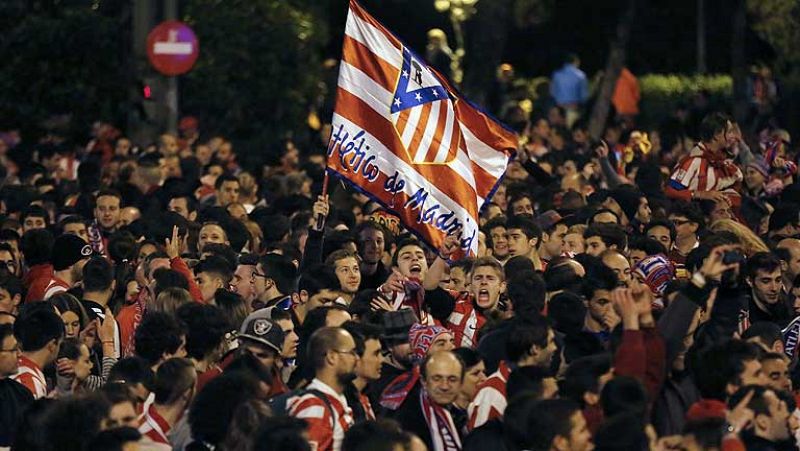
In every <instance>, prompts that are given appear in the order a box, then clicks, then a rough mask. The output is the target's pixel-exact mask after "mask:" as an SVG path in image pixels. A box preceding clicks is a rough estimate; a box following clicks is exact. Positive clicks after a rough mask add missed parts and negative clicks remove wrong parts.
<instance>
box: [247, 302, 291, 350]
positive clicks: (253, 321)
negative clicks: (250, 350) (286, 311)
mask: <svg viewBox="0 0 800 451" xmlns="http://www.w3.org/2000/svg"><path fill="white" fill-rule="evenodd" d="M270 313H271V312H270V311H266V310H265V309H261V310H256V311H255V312H253V313H251V314H250V315H248V316H247V318H245V319H244V322H242V327H241V329H240V330H239V338H246V339H248V340H252V341H255V342H256V343H260V344H262V345H265V346H269V347H270V348H272V349H274V350H275V351H276V352H278V353H280V352H281V350H282V349H283V340H284V338H285V335H284V333H283V329H281V326H279V325H278V323H276V322H275V321H273V320H272V319H270Z"/></svg>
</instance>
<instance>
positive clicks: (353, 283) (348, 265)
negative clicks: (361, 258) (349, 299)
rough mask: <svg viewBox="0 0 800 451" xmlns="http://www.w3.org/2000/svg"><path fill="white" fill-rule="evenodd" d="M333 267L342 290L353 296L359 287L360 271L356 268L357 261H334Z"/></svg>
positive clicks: (352, 259) (348, 259)
mask: <svg viewBox="0 0 800 451" xmlns="http://www.w3.org/2000/svg"><path fill="white" fill-rule="evenodd" d="M333 265H334V271H335V272H336V277H337V278H338V279H339V284H340V285H341V286H342V290H343V291H344V292H345V293H348V294H355V293H356V292H357V291H358V286H359V285H361V270H360V269H359V268H358V260H356V258H355V257H346V258H343V259H341V260H336V261H335V262H334V263H333Z"/></svg>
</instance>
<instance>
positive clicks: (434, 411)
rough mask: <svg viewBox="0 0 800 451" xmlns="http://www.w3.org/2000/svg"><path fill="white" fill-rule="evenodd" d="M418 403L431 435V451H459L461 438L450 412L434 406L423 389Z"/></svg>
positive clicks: (436, 405)
mask: <svg viewBox="0 0 800 451" xmlns="http://www.w3.org/2000/svg"><path fill="white" fill-rule="evenodd" d="M419 403H420V408H421V409H422V415H423V416H424V417H425V423H426V424H427V425H428V430H429V431H430V433H431V443H433V451H461V438H460V437H459V436H458V429H456V424H455V422H453V417H452V416H451V415H450V412H449V411H448V410H447V409H445V408H444V407H442V406H440V405H439V404H436V403H435V402H434V401H433V400H432V399H431V398H430V396H429V395H428V392H427V391H426V390H425V389H424V388H423V389H422V390H420V392H419Z"/></svg>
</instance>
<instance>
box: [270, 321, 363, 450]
mask: <svg viewBox="0 0 800 451" xmlns="http://www.w3.org/2000/svg"><path fill="white" fill-rule="evenodd" d="M308 358H309V359H310V360H311V361H310V362H309V363H310V364H311V365H312V366H313V367H314V371H315V377H314V380H313V381H311V383H310V384H309V385H308V387H307V388H306V390H305V391H304V392H303V393H302V394H300V395H298V396H295V397H293V398H291V399H289V400H288V402H287V404H286V407H287V410H288V412H289V415H290V416H293V417H295V418H299V419H302V420H305V421H306V422H307V423H308V440H309V442H310V443H311V449H316V450H319V451H330V450H333V451H339V450H340V449H341V446H342V440H343V439H344V434H345V432H347V430H348V429H350V427H351V426H352V425H353V423H354V420H353V410H352V409H351V408H350V406H349V405H348V404H347V398H346V397H345V396H344V390H345V388H346V387H347V386H348V385H349V384H350V383H351V382H352V381H353V380H354V379H355V378H356V364H357V363H358V361H359V354H358V351H357V350H356V342H355V340H354V339H353V336H352V335H350V333H349V332H347V331H346V330H344V329H342V328H341V327H323V328H321V329H319V330H317V331H316V332H314V334H313V335H311V339H310V340H309V344H308ZM322 397H324V398H322Z"/></svg>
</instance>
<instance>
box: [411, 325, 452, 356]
mask: <svg viewBox="0 0 800 451" xmlns="http://www.w3.org/2000/svg"><path fill="white" fill-rule="evenodd" d="M442 334H452V332H450V331H449V330H447V329H445V328H444V327H442V326H423V325H422V324H414V325H413V326H411V330H409V331H408V342H409V343H410V344H411V358H412V360H414V361H415V362H419V361H421V360H422V359H424V358H425V355H427V354H428V350H429V349H430V348H431V345H432V344H433V342H434V341H436V338H437V337H439V335H442Z"/></svg>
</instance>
